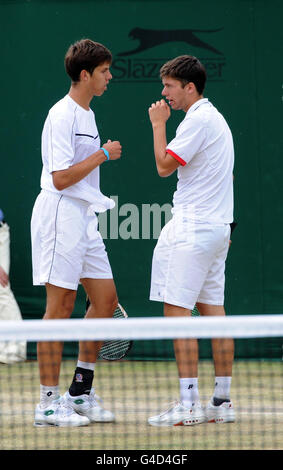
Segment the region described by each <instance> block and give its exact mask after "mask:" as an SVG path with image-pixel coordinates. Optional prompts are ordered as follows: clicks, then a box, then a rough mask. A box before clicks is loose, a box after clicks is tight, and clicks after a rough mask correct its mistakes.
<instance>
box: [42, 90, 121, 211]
mask: <svg viewBox="0 0 283 470" xmlns="http://www.w3.org/2000/svg"><path fill="white" fill-rule="evenodd" d="M41 148H42V163H43V168H42V174H41V188H42V189H44V190H47V191H51V192H54V193H58V194H63V195H65V196H70V197H73V198H76V199H82V200H84V201H87V202H89V203H90V204H91V205H92V207H93V209H94V210H95V212H104V211H105V210H107V209H112V208H113V207H114V205H115V202H114V201H113V200H112V199H110V198H108V197H106V196H104V195H103V194H102V193H101V191H100V181H99V166H98V167H96V168H95V169H94V170H93V171H92V172H91V173H89V174H88V175H87V176H86V177H85V178H84V179H82V180H81V181H79V182H78V183H76V184H74V185H72V186H70V187H68V188H66V189H63V190H62V191H58V189H56V188H55V186H54V184H53V179H52V172H53V171H58V170H65V169H67V168H69V167H70V166H72V165H74V164H76V163H79V162H81V161H83V160H85V159H86V158H87V157H89V156H90V155H91V154H93V153H95V152H97V151H98V150H99V148H100V137H99V133H98V130H97V127H96V122H95V116H94V113H93V111H92V110H91V109H89V110H88V111H87V110H85V109H84V108H82V107H81V106H79V105H78V104H77V103H76V102H75V101H74V100H73V99H72V98H71V97H70V96H69V95H66V96H65V97H64V98H63V99H61V100H60V101H58V102H57V103H56V104H55V105H54V106H53V107H52V108H51V109H50V111H49V113H48V116H47V118H46V121H45V123H44V127H43V132H42V139H41Z"/></svg>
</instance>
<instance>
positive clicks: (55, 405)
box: [34, 397, 90, 427]
mask: <svg viewBox="0 0 283 470" xmlns="http://www.w3.org/2000/svg"><path fill="white" fill-rule="evenodd" d="M89 423H90V420H89V419H88V418H87V417H86V416H80V415H79V414H77V413H76V412H75V411H74V410H73V408H72V406H70V405H69V404H68V403H67V402H66V400H65V399H64V397H60V398H58V399H57V400H54V401H53V402H52V403H51V404H50V405H48V406H47V407H46V408H41V406H40V404H38V405H37V406H36V409H35V417H34V426H36V427H43V426H61V427H67V426H87V425H88V424H89Z"/></svg>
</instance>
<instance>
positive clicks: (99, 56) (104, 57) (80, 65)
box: [65, 39, 112, 82]
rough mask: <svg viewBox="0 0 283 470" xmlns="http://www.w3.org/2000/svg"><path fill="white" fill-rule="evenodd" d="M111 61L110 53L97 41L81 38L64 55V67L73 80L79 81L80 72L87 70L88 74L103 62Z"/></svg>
mask: <svg viewBox="0 0 283 470" xmlns="http://www.w3.org/2000/svg"><path fill="white" fill-rule="evenodd" d="M111 62H112V54H111V52H110V51H109V50H108V49H107V47H105V46H103V44H100V43H99V42H94V41H92V40H91V39H81V40H80V41H77V42H75V43H74V44H72V45H71V46H70V47H69V49H68V51H67V53H66V55H65V69H66V72H67V74H68V75H69V76H70V77H71V80H72V81H73V82H79V81H80V73H81V71H82V70H87V71H88V72H89V73H90V74H92V72H93V71H94V69H95V68H96V67H98V66H99V65H101V64H103V63H109V64H111Z"/></svg>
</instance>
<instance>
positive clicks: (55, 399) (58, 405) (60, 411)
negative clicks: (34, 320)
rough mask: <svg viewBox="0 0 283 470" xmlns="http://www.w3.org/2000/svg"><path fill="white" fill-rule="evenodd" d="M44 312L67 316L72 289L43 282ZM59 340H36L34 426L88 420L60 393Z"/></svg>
mask: <svg viewBox="0 0 283 470" xmlns="http://www.w3.org/2000/svg"><path fill="white" fill-rule="evenodd" d="M46 295H47V303H46V312H45V315H44V317H43V319H44V320H55V319H59V318H62V319H64V318H69V317H70V315H71V313H72V311H73V308H74V302H75V299H76V291H73V290H70V289H64V288H61V287H57V286H54V285H51V284H46ZM62 349H63V343H61V342H57V341H54V342H44V341H43V342H39V343H38V345H37V355H38V364H39V373H40V403H39V404H38V405H37V407H36V410H35V420H34V425H35V426H37V427H40V426H48V425H56V426H84V425H87V424H89V420H88V418H86V417H81V416H79V415H78V414H77V413H75V412H74V410H73V408H72V407H70V406H69V405H68V403H67V402H66V400H64V399H63V398H61V397H60V393H59V374H60V366H61V360H62Z"/></svg>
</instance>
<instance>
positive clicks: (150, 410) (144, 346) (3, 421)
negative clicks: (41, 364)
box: [0, 315, 283, 463]
mask: <svg viewBox="0 0 283 470" xmlns="http://www.w3.org/2000/svg"><path fill="white" fill-rule="evenodd" d="M0 330H1V331H0V342H8V341H19V342H21V341H27V344H28V358H27V360H26V361H25V362H18V363H13V364H0V450H11V449H13V450H16V449H18V450H25V449H26V450H68V449H70V450H105V451H111V450H112V451H113V450H119V451H124V450H143V451H144V450H151V451H157V450H158V451H162V450H164V451H165V450H166V451H174V450H175V451H178V450H182V451H189V450H261V449H265V450H282V448H283V400H282V390H283V368H282V345H283V339H282V338H283V315H252V316H227V317H225V318H223V317H191V318H181V317H178V318H162V317H137V318H128V319H126V320H124V319H100V320H95V319H93V320H90V319H89V320H79V319H74V320H48V321H42V320H24V321H21V322H12V321H3V322H1V328H0ZM183 338H191V339H194V338H197V339H198V348H199V366H198V377H199V378H198V386H199V393H200V399H201V404H202V405H203V407H204V408H205V406H206V404H207V403H208V402H209V400H210V398H211V396H212V393H213V389H214V381H215V374H214V367H213V360H212V348H211V340H215V339H217V338H218V339H219V338H222V339H223V338H228V339H229V338H234V343H235V353H234V364H233V376H232V383H231V400H232V402H233V404H234V409H235V421H234V422H229V423H225V424H224V423H219V424H216V423H209V422H203V423H202V424H200V425H196V426H152V425H150V424H149V422H148V418H149V417H151V416H154V415H158V414H159V413H162V412H164V411H165V410H166V409H168V408H169V403H171V402H174V400H179V379H178V371H177V366H176V361H175V356H174V349H173V341H172V340H173V339H183ZM122 339H130V340H131V341H133V344H132V347H131V349H130V350H129V352H128V353H127V355H126V356H125V357H124V358H123V359H121V360H118V361H106V360H104V359H99V360H98V362H97V364H96V366H95V374H94V387H95V393H96V394H97V395H99V396H100V397H101V398H102V399H103V402H104V403H103V406H104V407H105V408H106V409H108V410H111V411H112V412H113V413H114V414H115V421H114V422H108V423H100V422H96V423H91V424H89V425H87V426H83V427H58V426H46V427H42V428H39V427H35V426H34V425H33V424H34V413H35V407H36V405H37V404H38V402H39V382H40V380H39V373H38V363H37V357H36V344H37V342H42V341H47V342H54V341H59V342H61V341H63V342H64V350H63V360H62V364H61V370H60V392H61V393H62V395H63V394H64V393H65V392H66V390H68V388H69V386H70V383H71V381H72V377H73V375H74V370H75V367H76V363H77V353H78V347H77V345H78V341H93V340H100V341H105V340H107V341H113V340H122ZM224 343H225V342H224ZM228 344H230V343H229V342H228ZM228 353H229V351H228ZM223 354H224V355H225V354H226V351H223ZM183 356H185V354H183ZM188 360H189V358H188ZM98 463H101V462H98ZM142 463H146V462H142Z"/></svg>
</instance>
